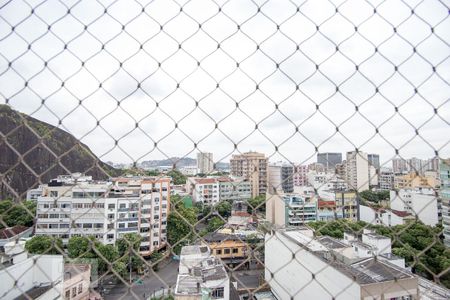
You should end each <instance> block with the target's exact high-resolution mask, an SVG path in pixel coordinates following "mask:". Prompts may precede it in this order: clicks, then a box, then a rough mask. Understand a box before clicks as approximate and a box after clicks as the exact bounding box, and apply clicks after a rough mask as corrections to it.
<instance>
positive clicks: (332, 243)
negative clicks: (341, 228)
mask: <svg viewBox="0 0 450 300" xmlns="http://www.w3.org/2000/svg"><path fill="white" fill-rule="evenodd" d="M318 240H319V242H320V243H321V244H322V245H324V246H325V247H327V248H328V249H340V248H347V247H348V245H347V244H345V243H343V242H341V241H339V240H337V239H334V238H332V237H329V236H322V237H320V238H318Z"/></svg>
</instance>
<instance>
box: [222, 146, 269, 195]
mask: <svg viewBox="0 0 450 300" xmlns="http://www.w3.org/2000/svg"><path fill="white" fill-rule="evenodd" d="M268 163H269V159H268V158H267V157H266V156H265V155H264V154H263V153H258V152H246V153H243V154H235V155H233V156H232V158H231V160H230V173H231V175H232V176H236V177H243V178H246V179H248V180H249V181H250V185H251V188H252V197H256V196H259V195H265V194H266V191H267V184H268V179H269V174H268Z"/></svg>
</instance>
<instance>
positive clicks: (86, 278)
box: [64, 264, 91, 300]
mask: <svg viewBox="0 0 450 300" xmlns="http://www.w3.org/2000/svg"><path fill="white" fill-rule="evenodd" d="M90 284H91V266H90V265H89V264H65V265H64V299H65V300H68V299H71V300H85V299H89V286H90Z"/></svg>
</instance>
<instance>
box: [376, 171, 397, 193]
mask: <svg viewBox="0 0 450 300" xmlns="http://www.w3.org/2000/svg"><path fill="white" fill-rule="evenodd" d="M378 187H379V189H380V190H383V191H390V190H392V189H393V188H394V172H393V171H392V169H389V168H381V169H380V174H379V176H378Z"/></svg>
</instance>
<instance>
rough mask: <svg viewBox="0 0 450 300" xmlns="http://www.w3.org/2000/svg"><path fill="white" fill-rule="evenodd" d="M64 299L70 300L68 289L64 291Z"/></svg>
mask: <svg viewBox="0 0 450 300" xmlns="http://www.w3.org/2000/svg"><path fill="white" fill-rule="evenodd" d="M64 298H65V299H70V289H68V290H67V291H66V295H65V297H64Z"/></svg>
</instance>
